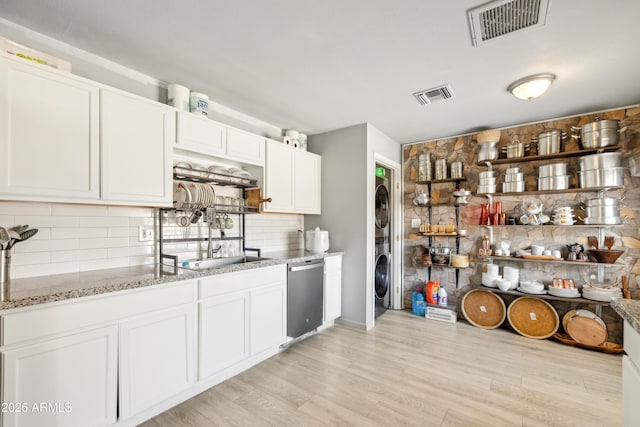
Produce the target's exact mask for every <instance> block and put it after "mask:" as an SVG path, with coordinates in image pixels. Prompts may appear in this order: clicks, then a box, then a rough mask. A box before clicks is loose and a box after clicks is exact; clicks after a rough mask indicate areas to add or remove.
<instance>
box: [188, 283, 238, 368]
mask: <svg viewBox="0 0 640 427" xmlns="http://www.w3.org/2000/svg"><path fill="white" fill-rule="evenodd" d="M199 307H200V313H199V334H200V336H199V339H198V341H199V347H198V356H199V357H198V380H203V379H205V378H207V377H210V376H211V375H213V374H215V373H217V372H220V371H221V370H223V369H225V368H228V367H229V366H232V365H234V364H236V363H238V362H241V361H243V360H245V359H247V358H248V357H249V292H234V293H232V294H230V295H221V296H218V297H214V298H210V299H208V300H206V301H204V302H201V303H200V304H199Z"/></svg>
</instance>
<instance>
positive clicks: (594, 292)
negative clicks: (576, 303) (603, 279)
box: [582, 285, 622, 302]
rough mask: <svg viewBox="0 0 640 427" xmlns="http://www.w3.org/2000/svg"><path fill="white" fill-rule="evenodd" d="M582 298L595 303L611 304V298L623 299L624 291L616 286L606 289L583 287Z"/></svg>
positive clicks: (606, 287)
mask: <svg viewBox="0 0 640 427" xmlns="http://www.w3.org/2000/svg"><path fill="white" fill-rule="evenodd" d="M582 296H583V297H584V298H587V299H590V300H594V301H602V302H609V301H611V298H621V297H622V290H620V288H619V287H618V286H616V285H609V286H605V287H599V286H591V285H583V286H582Z"/></svg>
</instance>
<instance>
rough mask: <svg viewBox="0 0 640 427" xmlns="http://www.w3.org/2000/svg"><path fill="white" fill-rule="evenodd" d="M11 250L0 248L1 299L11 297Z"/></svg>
mask: <svg viewBox="0 0 640 427" xmlns="http://www.w3.org/2000/svg"><path fill="white" fill-rule="evenodd" d="M10 268H11V252H10V251H7V250H0V301H4V300H5V299H7V298H9V279H10V274H9V273H10Z"/></svg>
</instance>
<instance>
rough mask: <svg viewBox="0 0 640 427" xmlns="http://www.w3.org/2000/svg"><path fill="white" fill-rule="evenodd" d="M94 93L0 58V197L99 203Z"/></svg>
mask: <svg viewBox="0 0 640 427" xmlns="http://www.w3.org/2000/svg"><path fill="white" fill-rule="evenodd" d="M98 96H99V90H98V87H97V86H96V85H92V84H89V83H87V82H86V81H84V80H81V79H78V78H75V77H74V76H72V75H68V76H67V75H65V74H63V73H59V72H57V71H55V70H52V71H49V70H46V69H44V68H43V67H42V68H41V67H35V66H33V65H30V64H22V63H20V62H18V61H17V60H15V59H14V60H12V59H8V58H0V194H2V196H3V198H5V199H22V200H30V199H38V200H47V199H50V200H56V199H69V200H84V201H88V200H98V199H99V197H100V192H99V191H100V188H99V171H100V166H99V112H98Z"/></svg>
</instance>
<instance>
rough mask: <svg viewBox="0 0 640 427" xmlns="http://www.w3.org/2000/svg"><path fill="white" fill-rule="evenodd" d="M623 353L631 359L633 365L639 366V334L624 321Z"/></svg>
mask: <svg viewBox="0 0 640 427" xmlns="http://www.w3.org/2000/svg"><path fill="white" fill-rule="evenodd" d="M624 351H625V353H627V354H628V355H629V357H631V359H632V360H633V363H635V364H636V365H637V366H640V334H639V333H638V332H636V330H635V329H633V326H631V325H630V324H629V322H627V321H626V320H625V321H624Z"/></svg>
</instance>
